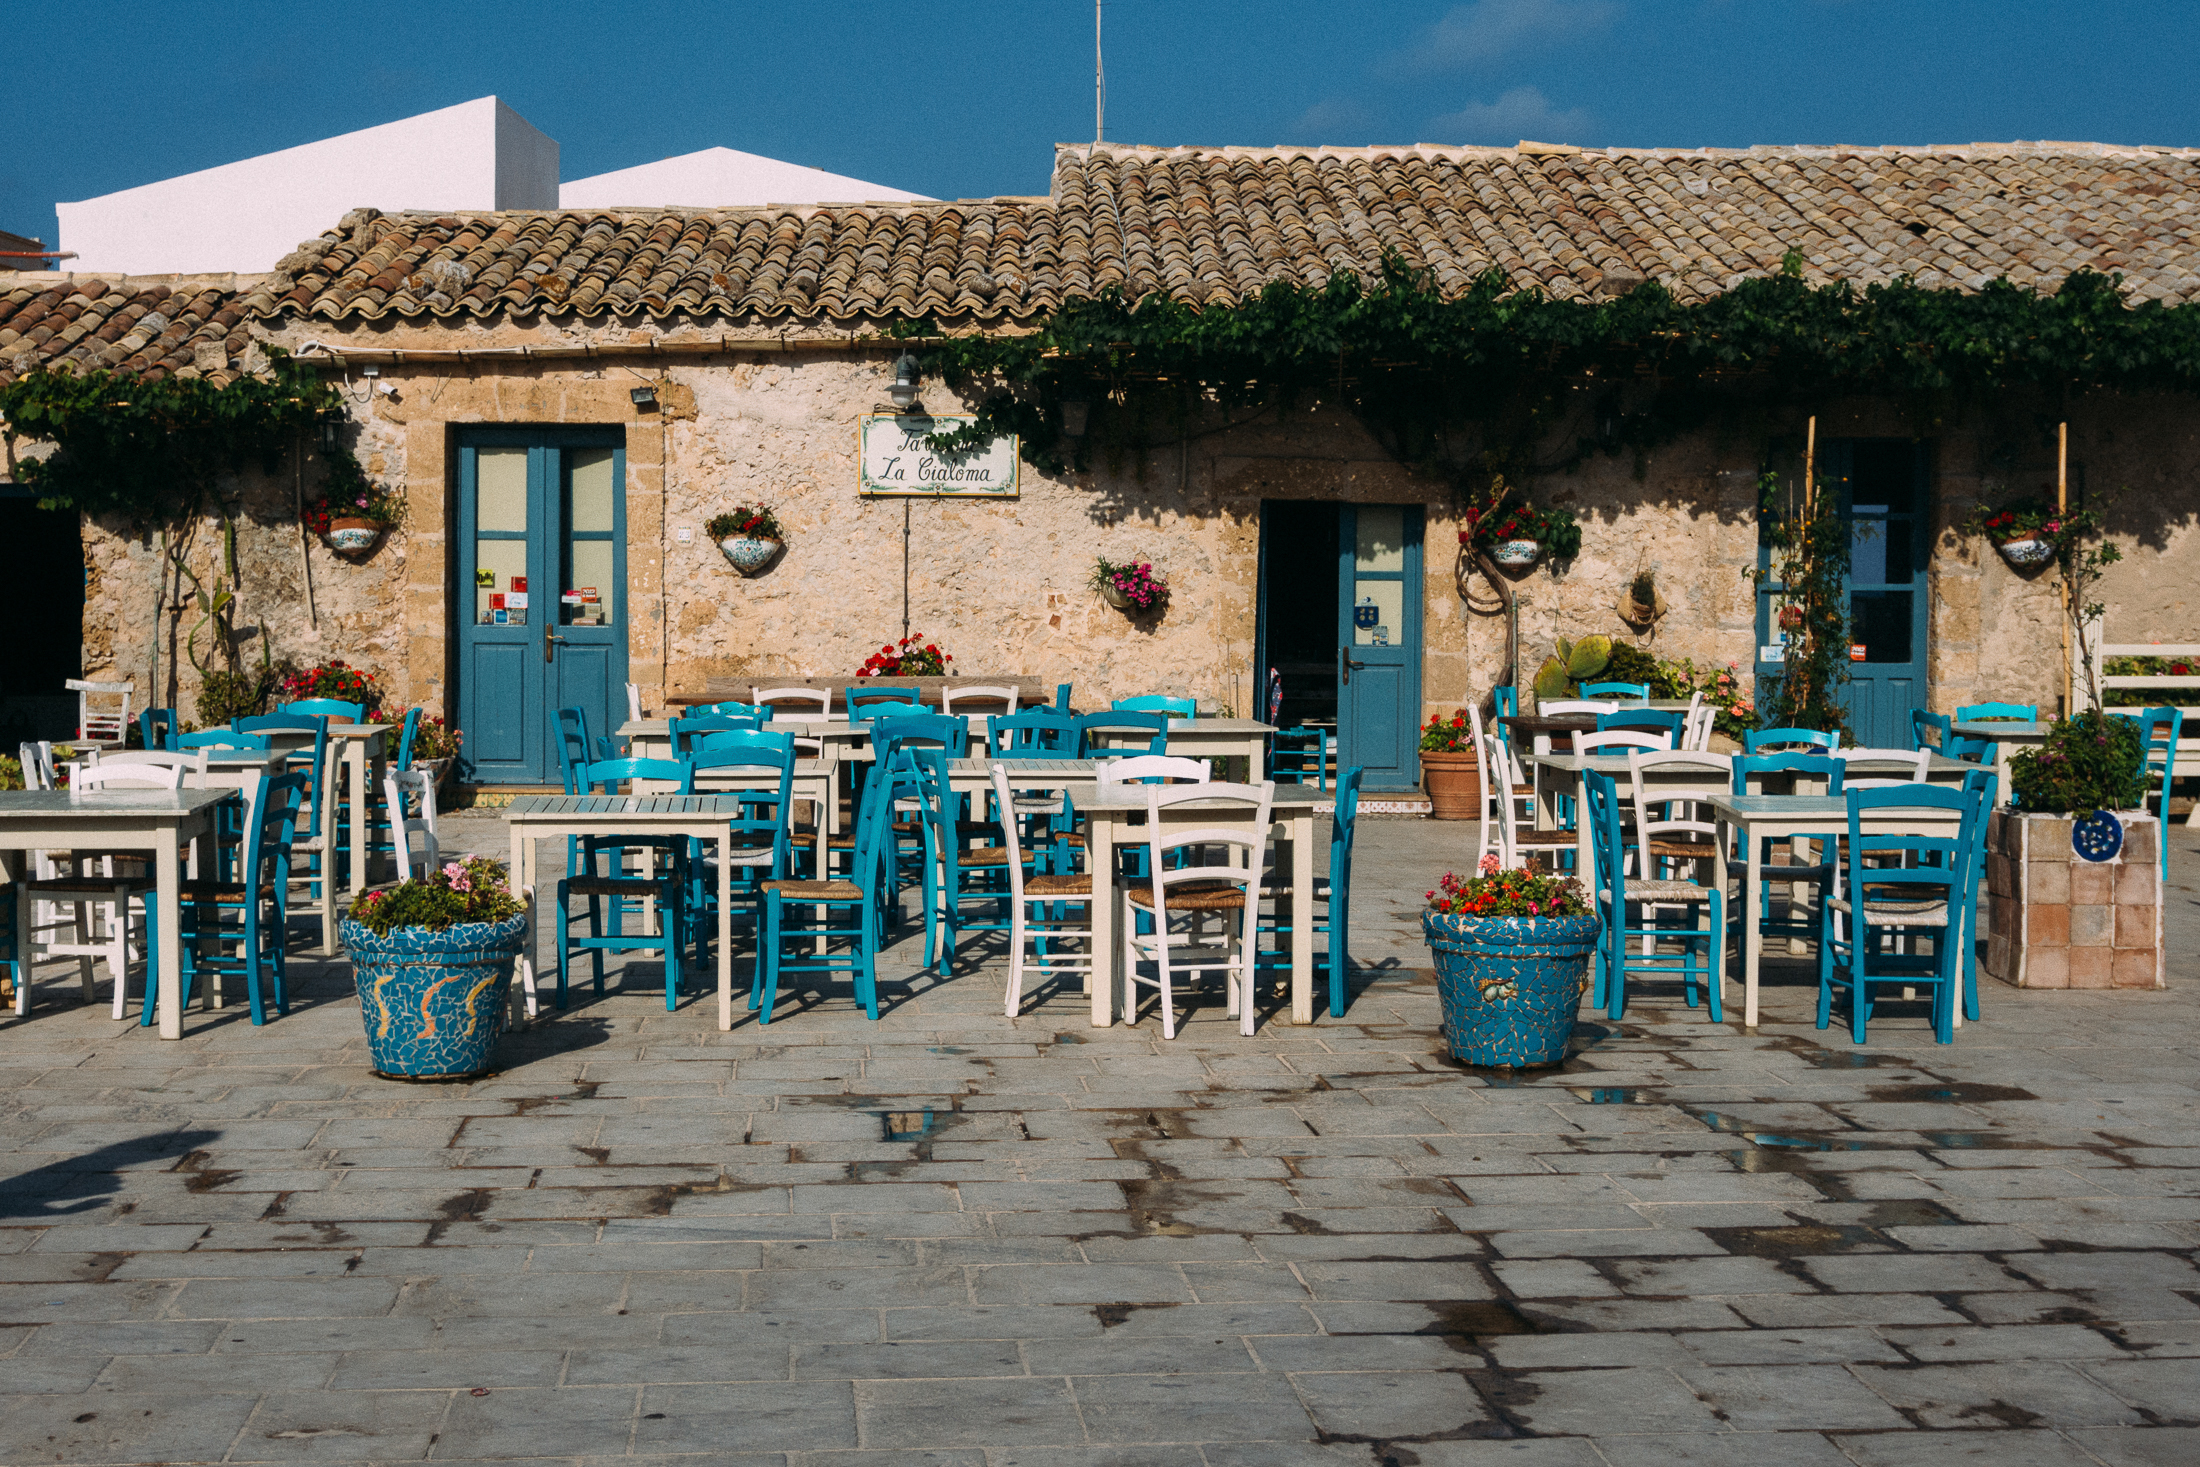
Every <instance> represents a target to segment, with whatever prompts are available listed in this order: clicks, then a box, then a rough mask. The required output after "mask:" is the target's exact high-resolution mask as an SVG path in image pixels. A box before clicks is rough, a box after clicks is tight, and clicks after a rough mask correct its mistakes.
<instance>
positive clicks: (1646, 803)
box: [1627, 749, 1734, 875]
mask: <svg viewBox="0 0 2200 1467" xmlns="http://www.w3.org/2000/svg"><path fill="white" fill-rule="evenodd" d="M1733 765H1734V759H1733V756H1732V755H1729V754H1712V753H1702V752H1697V751H1693V750H1688V749H1676V750H1673V751H1671V752H1667V753H1659V752H1657V751H1654V750H1643V749H1636V750H1634V751H1632V752H1630V753H1629V754H1628V756H1627V774H1628V778H1629V779H1630V780H1631V781H1632V782H1633V784H1634V791H1635V798H1634V806H1635V808H1634V821H1635V839H1636V841H1637V842H1638V843H1639V844H1640V846H1641V848H1642V850H1643V851H1644V853H1645V854H1644V856H1643V866H1642V868H1641V869H1642V871H1643V874H1645V875H1648V874H1649V872H1650V866H1649V861H1650V857H1649V855H1648V852H1649V849H1650V840H1651V837H1653V836H1657V835H1664V834H1667V833H1669V832H1674V831H1678V832H1681V833H1684V834H1688V835H1700V836H1702V837H1704V838H1705V840H1707V841H1709V840H1715V839H1716V838H1717V836H1718V824H1717V820H1716V817H1715V816H1714V815H1713V814H1712V811H1711V806H1710V801H1711V800H1712V799H1714V798H1715V797H1717V796H1720V795H1724V794H1726V793H1727V792H1728V790H1729V789H1730V788H1731V787H1732V785H1733V779H1734V776H1733V773H1732V770H1733ZM1667 769H1685V770H1687V771H1688V772H1689V774H1690V775H1691V776H1694V775H1697V774H1701V776H1702V782H1701V783H1699V784H1695V785H1679V784H1672V783H1669V782H1666V781H1663V780H1660V781H1658V782H1656V783H1652V781H1651V780H1650V778H1649V776H1650V775H1652V774H1656V773H1658V772H1660V771H1662V770H1667Z"/></svg>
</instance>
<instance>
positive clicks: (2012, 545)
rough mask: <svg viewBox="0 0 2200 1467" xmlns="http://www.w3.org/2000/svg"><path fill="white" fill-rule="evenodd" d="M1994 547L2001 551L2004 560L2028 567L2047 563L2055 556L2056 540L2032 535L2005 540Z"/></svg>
mask: <svg viewBox="0 0 2200 1467" xmlns="http://www.w3.org/2000/svg"><path fill="white" fill-rule="evenodd" d="M1994 548H1995V549H1996V550H1999V551H2000V552H2001V558H2002V559H2003V560H2006V561H2008V562H2009V563H2010V564H2011V565H2015V566H2023V567H2025V568H2027V569H2029V568H2030V567H2032V566H2035V565H2045V564H2047V563H2048V562H2049V561H2051V560H2053V559H2054V558H2055V542H2054V541H2052V540H2042V539H2040V538H2038V537H2037V536H2032V535H2027V536H2025V537H2024V538H2023V539H2021V540H2003V541H2001V542H2000V543H1999V544H1997V545H1995V546H1994Z"/></svg>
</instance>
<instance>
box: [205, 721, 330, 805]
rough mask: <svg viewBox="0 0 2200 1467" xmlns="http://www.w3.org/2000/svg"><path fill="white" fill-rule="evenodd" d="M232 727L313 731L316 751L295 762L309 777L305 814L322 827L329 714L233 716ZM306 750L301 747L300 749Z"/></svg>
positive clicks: (249, 730) (245, 730) (247, 730)
mask: <svg viewBox="0 0 2200 1467" xmlns="http://www.w3.org/2000/svg"><path fill="white" fill-rule="evenodd" d="M229 726H230V728H232V729H234V730H235V731H236V732H238V733H310V734H312V735H313V753H312V755H311V756H310V757H309V758H303V759H299V758H294V759H293V760H292V762H293V764H295V765H296V766H297V769H298V772H299V773H300V774H303V775H304V776H305V778H306V814H307V818H308V819H310V820H311V821H312V826H311V828H312V829H314V830H319V829H320V828H321V805H322V802H323V801H324V800H325V799H326V798H327V794H328V792H327V791H326V790H325V789H323V788H322V785H323V783H324V781H323V780H322V778H321V771H322V769H323V768H324V767H325V765H326V763H327V760H328V715H327V714H325V713H263V714H261V715H259V716H258V717H256V718H233V719H231V720H230V721H229ZM300 752H301V753H302V752H303V751H302V750H301V751H300Z"/></svg>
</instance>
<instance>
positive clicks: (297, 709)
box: [275, 698, 367, 723]
mask: <svg viewBox="0 0 2200 1467" xmlns="http://www.w3.org/2000/svg"><path fill="white" fill-rule="evenodd" d="M275 711H276V712H277V713H291V714H301V715H305V714H315V713H318V714H320V715H322V716H323V717H326V718H328V719H329V720H330V721H332V722H335V723H358V722H360V721H362V720H363V719H365V718H366V716H367V705H366V704H364V703H347V702H345V701H344V700H343V699H342V698H299V699H297V700H295V701H293V702H289V703H284V704H282V705H281V706H280V707H278V708H277V709H276V710H275Z"/></svg>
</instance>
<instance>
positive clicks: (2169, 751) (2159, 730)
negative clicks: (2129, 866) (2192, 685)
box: [2108, 708, 2185, 881]
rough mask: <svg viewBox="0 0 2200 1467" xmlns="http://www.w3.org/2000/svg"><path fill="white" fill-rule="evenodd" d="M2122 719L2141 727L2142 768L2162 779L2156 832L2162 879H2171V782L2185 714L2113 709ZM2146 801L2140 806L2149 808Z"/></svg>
mask: <svg viewBox="0 0 2200 1467" xmlns="http://www.w3.org/2000/svg"><path fill="white" fill-rule="evenodd" d="M2108 711H2109V712H2110V713H2111V714H2113V715H2115V716H2116V717H2118V718H2129V719H2131V720H2133V721H2134V722H2136V723H2137V724H2138V725H2139V740H2140V744H2141V746H2142V748H2143V751H2144V752H2142V753H2141V755H2140V762H2139V767H2140V769H2141V770H2142V771H2143V772H2144V773H2145V774H2146V775H2147V777H2148V778H2150V779H2151V778H2152V777H2153V776H2154V775H2155V774H2156V773H2159V774H2160V775H2161V776H2162V784H2161V787H2160V788H2159V789H2158V790H2156V791H2155V792H2154V793H2155V794H2156V795H2157V796H2158V797H2159V798H2160V800H2161V802H2162V806H2161V812H2160V813H2161V822H2162V823H2161V826H2160V828H2159V829H2158V830H2157V831H2156V832H2155V844H2156V845H2157V846H2159V847H2160V848H2161V855H2162V879H2163V880H2164V881H2167V880H2169V782H2170V778H2171V775H2172V774H2173V773H2174V772H2175V770H2176V768H2177V741H2178V740H2179V739H2181V738H2183V737H2184V736H2185V715H2184V713H2183V711H2182V710H2180V709H2176V708H2142V709H2131V708H2111V709H2109V710H2108ZM2145 803H2146V802H2145V800H2144V799H2143V798H2142V799H2141V801H2140V806H2141V808H2142V809H2143V808H2144V807H2145Z"/></svg>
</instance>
